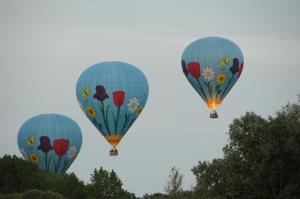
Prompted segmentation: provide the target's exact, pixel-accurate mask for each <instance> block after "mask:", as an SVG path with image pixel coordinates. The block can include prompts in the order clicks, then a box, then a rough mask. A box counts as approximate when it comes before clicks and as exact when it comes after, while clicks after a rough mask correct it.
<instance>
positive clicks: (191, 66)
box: [187, 62, 200, 79]
mask: <svg viewBox="0 0 300 199" xmlns="http://www.w3.org/2000/svg"><path fill="white" fill-rule="evenodd" d="M187 66H188V71H189V73H190V74H191V75H192V76H193V77H194V78H196V79H199V78H200V63H198V62H190V63H188V65H187Z"/></svg>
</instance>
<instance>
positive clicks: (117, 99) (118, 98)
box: [113, 91, 125, 107]
mask: <svg viewBox="0 0 300 199" xmlns="http://www.w3.org/2000/svg"><path fill="white" fill-rule="evenodd" d="M113 98H114V103H115V105H116V107H120V106H122V104H123V103H124V99H125V92H124V91H115V92H113Z"/></svg>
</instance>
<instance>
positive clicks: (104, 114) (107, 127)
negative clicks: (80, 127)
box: [100, 101, 110, 135]
mask: <svg viewBox="0 0 300 199" xmlns="http://www.w3.org/2000/svg"><path fill="white" fill-rule="evenodd" d="M108 109H109V106H107V107H106V109H105V110H104V103H103V101H101V107H100V111H101V114H102V117H103V122H104V124H105V127H106V129H107V132H108V134H109V135H110V129H109V125H108V122H107V112H108Z"/></svg>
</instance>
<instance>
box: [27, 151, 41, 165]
mask: <svg viewBox="0 0 300 199" xmlns="http://www.w3.org/2000/svg"><path fill="white" fill-rule="evenodd" d="M29 158H30V160H31V162H33V163H35V164H37V163H39V161H40V158H39V156H38V155H37V153H30V154H29Z"/></svg>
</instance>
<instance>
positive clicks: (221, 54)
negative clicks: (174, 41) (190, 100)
mask: <svg viewBox="0 0 300 199" xmlns="http://www.w3.org/2000/svg"><path fill="white" fill-rule="evenodd" d="M181 66H182V70H183V73H184V75H185V77H186V78H187V79H188V81H189V82H190V83H191V85H192V86H193V87H194V89H195V90H196V91H197V92H198V94H199V95H200V96H201V98H202V99H203V100H204V101H205V103H206V105H207V106H208V108H209V109H212V110H213V111H212V112H211V114H210V117H211V118H217V117H218V114H217V112H216V111H215V109H216V107H217V106H219V105H220V104H221V103H222V101H223V100H224V98H225V96H226V95H227V94H228V92H229V91H230V90H231V88H232V87H233V86H234V84H235V83H236V81H237V80H238V79H239V77H240V75H241V73H242V71H243V67H244V58H243V54H242V51H241V49H240V48H239V47H238V46H237V45H236V44H235V43H233V42H232V41H230V40H228V39H224V38H220V37H206V38H203V39H199V40H196V41H194V42H192V43H191V44H190V45H188V46H187V47H186V49H185V50H184V52H183V54H182V57H181Z"/></svg>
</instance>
